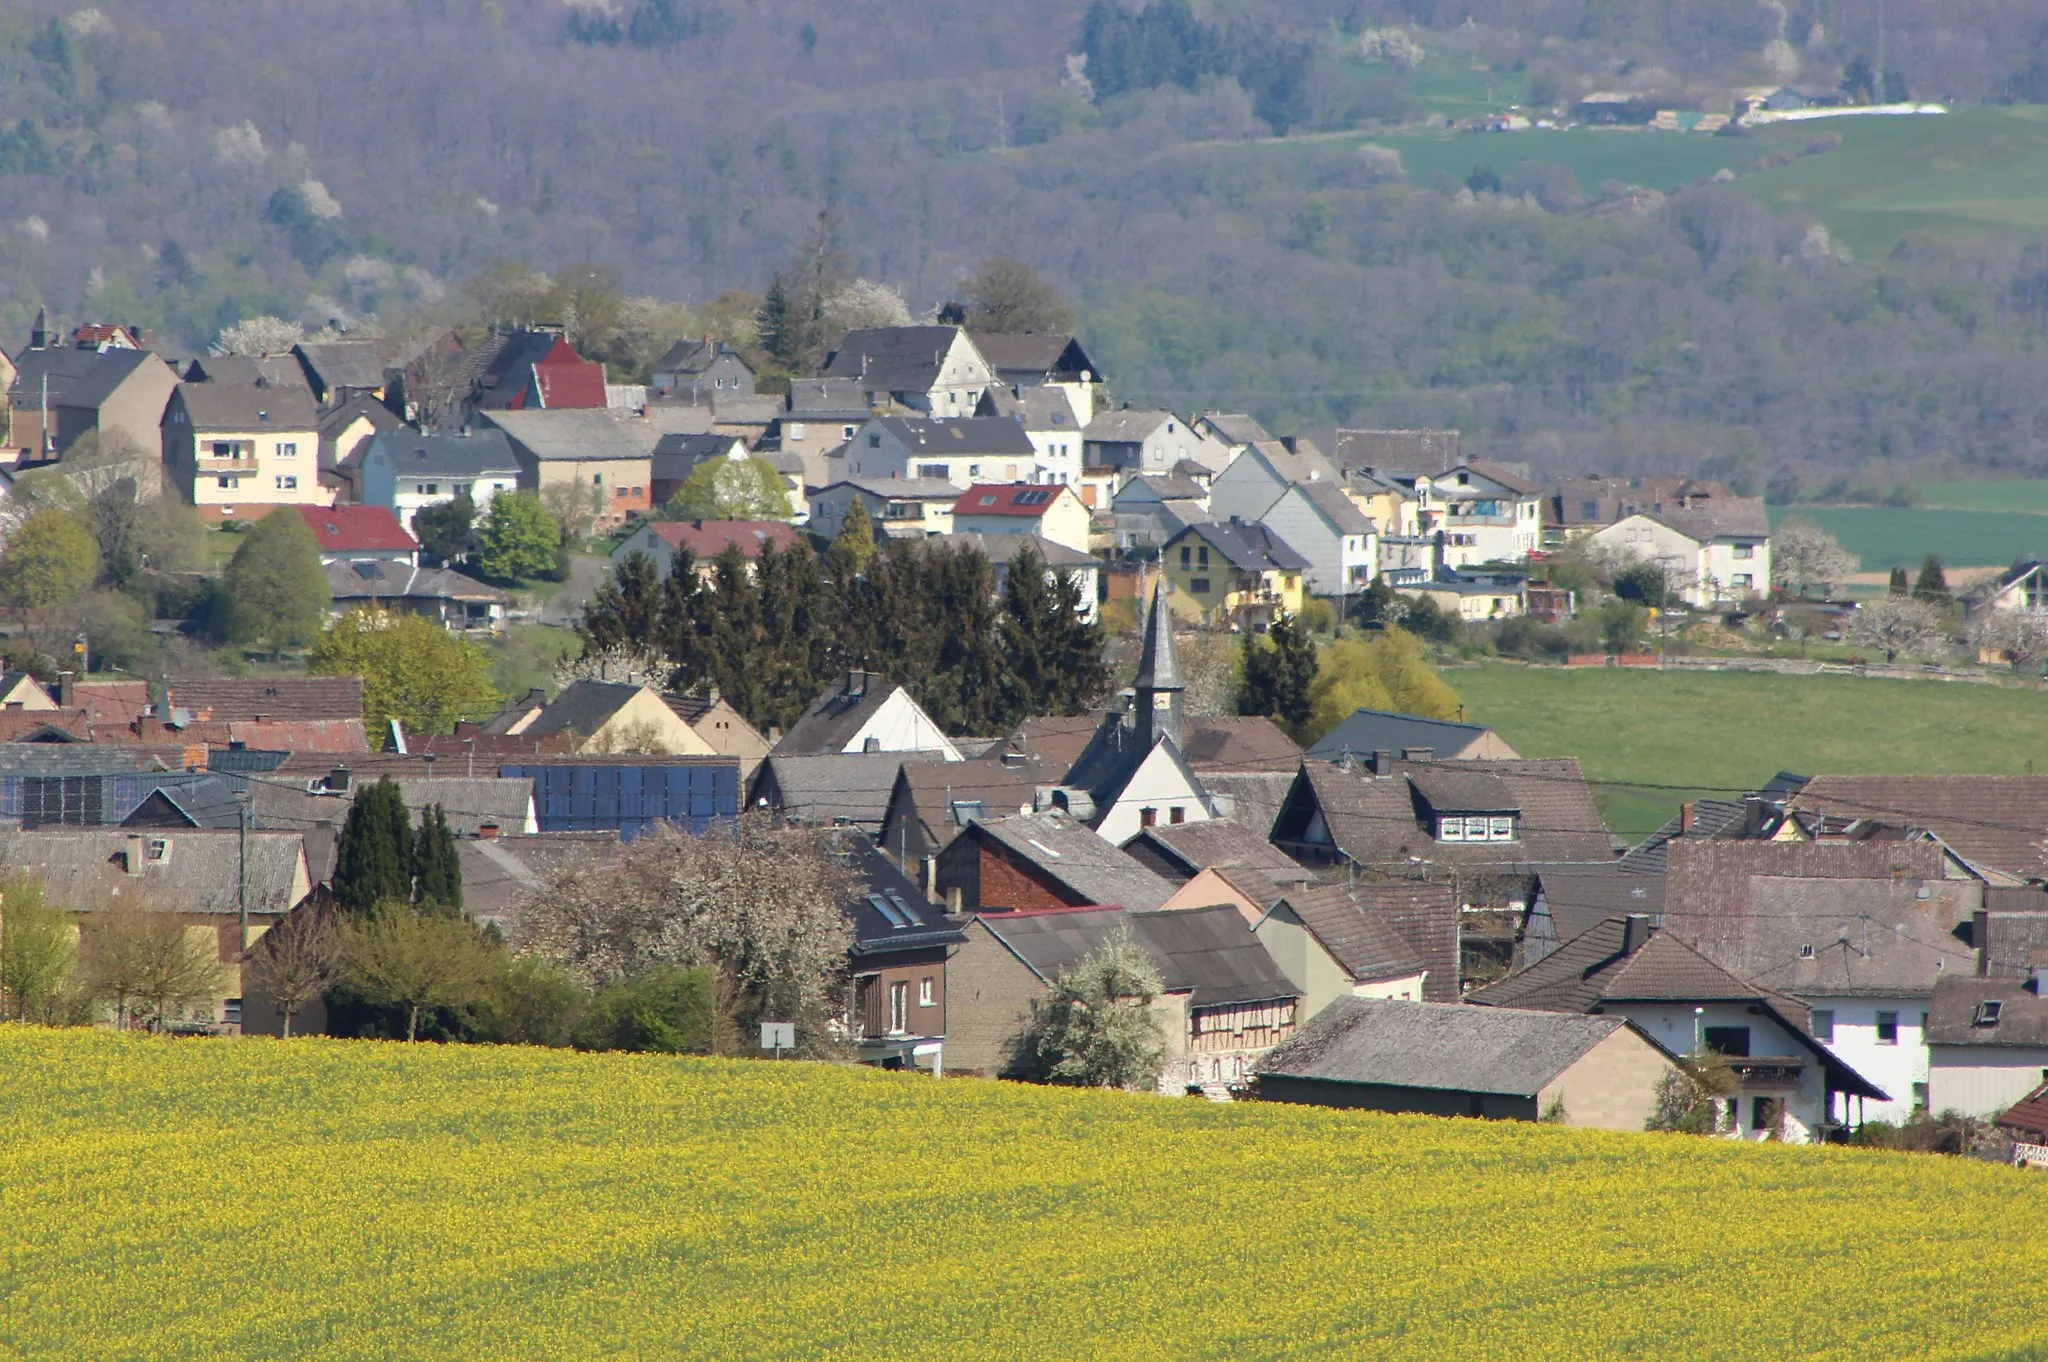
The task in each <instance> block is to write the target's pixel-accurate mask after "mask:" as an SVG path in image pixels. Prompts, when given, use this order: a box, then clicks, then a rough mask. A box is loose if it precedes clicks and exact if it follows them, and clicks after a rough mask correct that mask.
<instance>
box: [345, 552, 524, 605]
mask: <svg viewBox="0 0 2048 1362" xmlns="http://www.w3.org/2000/svg"><path fill="white" fill-rule="evenodd" d="M327 589H328V591H330V592H331V593H333V596H334V599H335V600H336V601H339V602H347V601H364V600H372V601H387V600H432V601H496V602H498V603H500V604H503V605H510V604H511V602H512V598H511V597H510V596H508V595H507V594H505V593H504V592H502V591H500V590H498V588H496V587H494V586H489V585H486V584H485V583H483V582H479V581H478V580H477V579H476V578H474V577H470V576H467V575H465V574H463V573H460V572H457V571H455V570H454V569H453V568H423V567H412V566H410V565H409V564H406V563H394V562H391V561H389V560H388V559H382V558H362V559H350V558H344V559H338V560H336V561H335V562H332V563H329V564H328V565H327Z"/></svg>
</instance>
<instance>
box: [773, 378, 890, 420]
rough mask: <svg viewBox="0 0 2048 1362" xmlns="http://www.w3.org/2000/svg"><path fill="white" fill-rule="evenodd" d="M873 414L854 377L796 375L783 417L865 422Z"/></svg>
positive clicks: (787, 418) (790, 385)
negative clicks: (805, 376) (797, 376)
mask: <svg viewBox="0 0 2048 1362" xmlns="http://www.w3.org/2000/svg"><path fill="white" fill-rule="evenodd" d="M871 414H872V412H871V411H870V409H869V407H868V401H867V398H866V397H865V396H864V395H863V393H862V391H861V386H860V384H858V383H856V382H854V381H853V380H852V379H850V378H793V379H791V380H790V382H789V396H788V398H787V401H786V405H785V407H784V410H783V419H784V420H791V421H827V420H835V419H836V420H849V421H865V420H867V418H868V417H869V416H870V415H871Z"/></svg>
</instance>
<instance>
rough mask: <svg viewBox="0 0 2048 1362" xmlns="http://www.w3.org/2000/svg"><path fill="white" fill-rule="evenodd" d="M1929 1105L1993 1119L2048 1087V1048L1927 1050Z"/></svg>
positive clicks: (1945, 1047)
mask: <svg viewBox="0 0 2048 1362" xmlns="http://www.w3.org/2000/svg"><path fill="white" fill-rule="evenodd" d="M1927 1072H1928V1106H1929V1107H1930V1108H1931V1109H1932V1110H1934V1111H1936V1112H1943V1111H1948V1110H1951V1109H1953V1110H1956V1111H1960V1112H1964V1113H1966V1114H1968V1115H1971V1116H1983V1117H1991V1116H1996V1115H1997V1114H1998V1113H1999V1112H2002V1111H2004V1110H2005V1109H2006V1108H2007V1107H2009V1106H2011V1105H2012V1104H2013V1103H2015V1102H2017V1101H2019V1100H2020V1099H2021V1098H2022V1097H2025V1096H2026V1095H2027V1094H2028V1093H2030V1092H2032V1091H2033V1090H2034V1089H2035V1088H2038V1087H2039V1086H2041V1084H2042V1083H2043V1082H2048V1046H2043V1045H1933V1046H1929V1047H1928V1067H1927Z"/></svg>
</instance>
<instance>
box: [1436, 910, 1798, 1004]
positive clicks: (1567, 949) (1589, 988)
mask: <svg viewBox="0 0 2048 1362" xmlns="http://www.w3.org/2000/svg"><path fill="white" fill-rule="evenodd" d="M1629 921H1630V920H1629V919H1628V918H1627V917H1621V916H1617V917H1609V918H1603V919H1602V920H1601V921H1600V922H1599V923H1597V924H1596V925H1594V926H1593V927H1592V928H1591V929H1589V930H1587V931H1584V932H1581V933H1580V934H1579V935H1577V936H1575V937H1573V938H1572V939H1571V940H1569V941H1566V942H1565V943H1564V944H1563V945H1561V946H1559V947H1558V949H1557V950H1556V952H1555V953H1553V954H1551V955H1549V956H1546V957H1545V958H1544V959H1542V960H1540V961H1538V962H1536V963H1535V964H1532V965H1529V966H1527V967H1526V968H1524V969H1520V970H1517V971H1515V972H1514V973H1513V974H1510V975H1508V976H1507V977H1506V978H1504V979H1498V980H1495V981H1494V982H1493V983H1490V984H1487V985H1485V986H1484V987H1482V988H1478V989H1475V990H1473V992H1472V994H1471V995H1470V998H1471V1001H1473V1002H1475V1003H1484V1004H1487V1005H1488V1006H1498V1007H1537V1008H1543V1009H1545V1010H1548V1011H1557V1012H1591V1011H1594V1010H1595V1009H1597V1008H1599V1007H1600V1006H1602V1005H1603V1004H1606V1003H1615V1002H1672V1003H1701V1002H1740V1003H1757V1004H1760V1005H1775V1006H1777V1008H1778V1010H1779V1011H1780V1012H1782V1013H1783V1014H1784V1016H1785V1017H1786V1018H1788V1019H1791V1021H1792V1024H1793V1026H1794V1027H1795V1028H1797V1029H1801V1030H1803V1029H1804V1028H1805V1026H1806V1007H1805V1005H1804V1004H1802V1003H1800V1002H1798V1001H1797V1000H1795V999H1793V998H1789V997H1784V996H1781V995H1778V994H1776V993H1774V992H1773V991H1772V990H1770V989H1767V988H1764V987H1762V986H1760V985H1758V984H1754V983H1751V982H1749V981H1748V980H1745V979H1740V978H1737V977H1736V976H1735V975H1733V974H1731V973H1729V972H1728V971H1727V970H1725V969H1723V968H1721V967H1720V966H1719V965H1716V964H1715V963H1714V962H1713V961H1711V960H1709V959H1707V957H1706V956H1704V955H1701V954H1700V953H1699V952H1698V951H1696V950H1694V949H1693V948H1692V947H1691V946H1688V945H1686V944H1685V943H1684V942H1683V941H1681V940H1679V939H1678V938H1677V937H1676V936H1673V935H1671V934H1670V933H1667V932H1658V931H1655V930H1654V929H1653V927H1652V926H1651V924H1650V922H1649V920H1648V918H1643V919H1642V920H1641V921H1640V922H1639V923H1638V924H1637V925H1636V926H1635V928H1634V929H1633V930H1634V932H1635V933H1636V935H1635V936H1633V937H1630V936H1629V935H1628V933H1629V931H1630V930H1631V929H1630V928H1629V925H1628V924H1629Z"/></svg>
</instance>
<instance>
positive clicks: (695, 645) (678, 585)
mask: <svg viewBox="0 0 2048 1362" xmlns="http://www.w3.org/2000/svg"><path fill="white" fill-rule="evenodd" d="M709 602H710V593H709V592H708V591H706V590H705V589H704V578H703V576H702V575H701V574H699V572H698V571H697V555H696V554H695V553H694V552H693V551H692V550H691V549H690V547H689V546H688V545H687V544H679V545H677V546H676V551H675V556H674V557H672V558H670V559H669V564H668V576H667V577H666V578H664V579H663V580H662V583H661V613H660V615H659V616H658V618H657V623H656V626H655V639H656V640H657V646H658V651H660V652H661V653H663V654H665V655H666V656H667V657H668V659H669V661H670V662H672V663H674V664H675V671H674V673H673V674H672V676H671V679H670V684H671V685H675V686H680V687H682V688H684V689H686V690H696V689H698V688H700V687H703V686H706V685H711V684H716V680H717V678H716V677H714V676H713V675H712V674H711V658H710V653H709V652H708V650H707V648H706V645H705V638H706V636H707V635H708V634H709V632H710V628H711V626H710V620H709V618H708V616H707V613H706V612H707V610H708V607H709ZM650 651H653V650H650Z"/></svg>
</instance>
